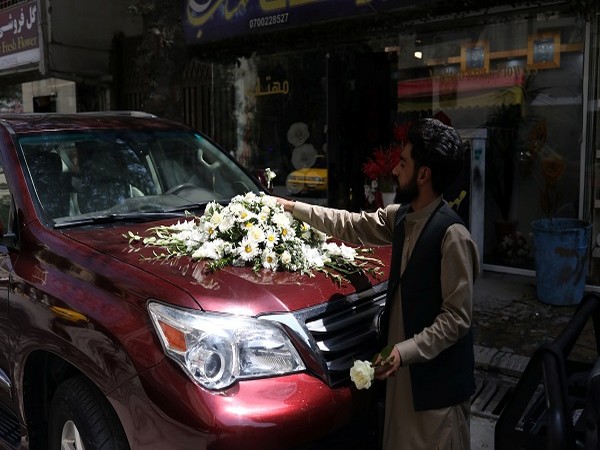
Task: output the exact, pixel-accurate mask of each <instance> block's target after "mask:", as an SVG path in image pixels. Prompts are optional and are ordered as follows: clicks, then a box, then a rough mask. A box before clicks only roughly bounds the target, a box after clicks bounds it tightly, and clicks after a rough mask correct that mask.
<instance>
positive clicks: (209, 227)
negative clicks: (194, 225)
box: [199, 222, 217, 241]
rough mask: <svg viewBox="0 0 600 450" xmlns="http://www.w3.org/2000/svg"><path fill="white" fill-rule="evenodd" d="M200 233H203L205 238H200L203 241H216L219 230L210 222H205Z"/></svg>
mask: <svg viewBox="0 0 600 450" xmlns="http://www.w3.org/2000/svg"><path fill="white" fill-rule="evenodd" d="M199 231H200V232H201V233H203V237H201V238H200V239H201V240H203V241H205V240H207V239H214V238H215V237H216V236H217V228H216V227H215V226H214V225H213V224H212V223H210V222H204V223H203V224H202V225H201V227H200V229H199Z"/></svg>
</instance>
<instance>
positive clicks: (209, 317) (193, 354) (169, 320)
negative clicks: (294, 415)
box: [148, 302, 305, 389]
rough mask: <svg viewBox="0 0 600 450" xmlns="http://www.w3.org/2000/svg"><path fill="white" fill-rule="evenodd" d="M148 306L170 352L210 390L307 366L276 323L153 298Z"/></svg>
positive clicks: (164, 346)
mask: <svg viewBox="0 0 600 450" xmlns="http://www.w3.org/2000/svg"><path fill="white" fill-rule="evenodd" d="M148 310H149V311H150V316H151V317H152V322H153V324H154V328H155V329H156V331H157V333H158V336H159V337H160V341H161V343H162V345H163V348H164V349H165V352H166V354H167V355H168V356H169V357H170V358H172V359H173V360H175V361H176V362H177V363H178V364H179V365H180V366H181V367H182V368H183V370H184V371H185V372H186V374H187V375H188V376H189V377H190V378H191V379H192V380H193V381H195V382H196V383H198V384H199V385H201V386H203V387H205V388H207V389H223V388H226V387H228V386H230V385H232V384H233V383H235V381H236V380H240V379H244V378H258V377H267V376H273V375H281V374H286V373H293V372H298V371H302V370H304V369H305V366H304V363H303V362H302V359H301V358H300V355H299V354H298V352H297V351H296V349H295V348H294V346H293V345H292V343H291V341H290V340H289V338H288V337H287V335H286V334H285V333H284V332H283V330H282V329H281V328H280V326H279V325H278V324H276V323H272V322H267V321H263V320H260V319H256V318H252V317H245V316H234V315H231V314H216V313H207V312H203V311H193V310H183V309H177V308H173V307H171V306H167V305H164V304H161V303H156V302H150V303H149V304H148Z"/></svg>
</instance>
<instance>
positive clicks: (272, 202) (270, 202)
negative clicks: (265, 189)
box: [263, 195, 282, 209]
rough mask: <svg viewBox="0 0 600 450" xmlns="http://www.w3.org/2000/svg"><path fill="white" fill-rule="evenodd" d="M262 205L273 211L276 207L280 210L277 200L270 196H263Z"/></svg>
mask: <svg viewBox="0 0 600 450" xmlns="http://www.w3.org/2000/svg"><path fill="white" fill-rule="evenodd" d="M263 204H264V205H265V206H266V207H268V208H269V209H275V208H277V207H279V208H282V206H280V205H279V203H278V202H277V199H276V198H275V197H272V196H270V195H265V196H263Z"/></svg>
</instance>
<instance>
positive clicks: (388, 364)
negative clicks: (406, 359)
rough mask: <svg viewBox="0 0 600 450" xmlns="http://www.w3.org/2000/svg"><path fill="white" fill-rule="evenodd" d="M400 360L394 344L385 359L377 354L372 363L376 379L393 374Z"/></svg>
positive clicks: (382, 378) (383, 378)
mask: <svg viewBox="0 0 600 450" xmlns="http://www.w3.org/2000/svg"><path fill="white" fill-rule="evenodd" d="M401 361H402V358H400V352H399V351H398V349H397V348H396V347H395V346H394V347H392V351H391V352H390V356H388V357H387V358H386V359H385V360H383V359H382V358H381V355H379V356H378V357H377V359H376V360H375V363H374V364H373V367H375V378H376V379H378V380H385V379H386V378H387V377H389V376H393V375H395V374H396V372H397V371H398V368H399V367H400V362H401Z"/></svg>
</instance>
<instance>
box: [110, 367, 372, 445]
mask: <svg viewBox="0 0 600 450" xmlns="http://www.w3.org/2000/svg"><path fill="white" fill-rule="evenodd" d="M111 400H113V404H114V405H115V409H117V412H118V414H119V416H120V418H121V421H122V423H123V425H124V428H125V431H126V433H127V435H128V438H129V440H130V444H131V446H132V448H144V449H159V448H160V449H184V448H185V449H191V448H193V449H195V450H201V449H204V448H210V449H211V450H221V449H227V450H235V449H245V450H252V449H261V450H270V449H272V450H283V449H294V448H307V449H313V448H324V447H322V446H321V445H320V444H319V443H320V442H323V443H328V444H327V446H328V448H331V446H330V444H331V442H332V440H334V441H336V442H337V440H340V442H341V440H348V438H349V437H350V436H351V434H348V433H349V430H351V432H352V433H358V435H357V436H355V437H350V439H351V441H348V442H349V443H350V444H355V443H357V442H359V441H360V440H368V439H369V434H370V431H369V430H368V422H369V420H370V419H369V418H368V415H367V418H365V421H364V424H365V426H364V427H362V426H359V427H354V426H351V427H349V424H352V422H353V420H354V419H355V418H356V417H357V415H358V414H359V413H360V412H366V411H367V410H368V408H369V406H368V405H369V404H372V400H371V397H370V395H368V394H366V393H362V392H358V393H357V392H356V391H354V390H352V389H350V388H349V387H343V388H337V389H332V388H330V387H329V386H327V385H326V384H324V383H323V382H322V381H321V380H319V379H317V378H315V377H313V376H311V375H309V374H306V373H299V374H293V375H286V376H280V377H274V378H266V379H257V380H246V381H242V382H239V383H237V384H235V385H234V386H232V387H231V388H229V389H226V390H224V391H216V392H215V391H208V390H205V389H202V388H200V387H198V386H197V385H196V384H194V383H193V382H192V381H190V380H189V379H188V378H187V377H186V376H185V375H184V374H183V373H182V372H181V370H180V369H179V368H178V367H177V366H175V365H174V364H172V363H171V362H170V361H168V360H165V361H164V362H162V363H161V364H159V365H158V366H156V367H155V368H153V369H151V370H149V371H147V372H145V373H144V374H142V375H141V377H140V378H139V379H135V380H131V381H130V382H129V383H128V384H127V385H125V386H122V387H121V388H120V389H119V390H118V392H116V393H115V395H114V396H113V398H112V399H111ZM341 430H344V431H343V432H341ZM345 448H350V449H351V448H353V447H352V446H351V447H345ZM362 448H364V447H362Z"/></svg>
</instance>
